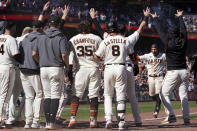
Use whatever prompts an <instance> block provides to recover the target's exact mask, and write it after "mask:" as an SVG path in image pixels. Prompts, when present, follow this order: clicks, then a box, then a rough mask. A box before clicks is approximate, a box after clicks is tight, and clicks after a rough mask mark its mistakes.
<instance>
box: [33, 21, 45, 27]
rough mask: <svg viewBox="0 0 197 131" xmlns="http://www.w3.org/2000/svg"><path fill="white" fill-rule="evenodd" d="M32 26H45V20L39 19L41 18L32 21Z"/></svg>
mask: <svg viewBox="0 0 197 131" xmlns="http://www.w3.org/2000/svg"><path fill="white" fill-rule="evenodd" d="M32 27H33V28H41V27H43V22H42V21H39V20H34V21H33V23H32Z"/></svg>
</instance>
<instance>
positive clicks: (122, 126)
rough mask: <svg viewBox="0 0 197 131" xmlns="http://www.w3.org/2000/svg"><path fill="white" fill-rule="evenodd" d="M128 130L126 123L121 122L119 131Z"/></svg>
mask: <svg viewBox="0 0 197 131" xmlns="http://www.w3.org/2000/svg"><path fill="white" fill-rule="evenodd" d="M127 129H128V127H126V125H125V121H120V122H119V123H118V130H119V131H123V130H127Z"/></svg>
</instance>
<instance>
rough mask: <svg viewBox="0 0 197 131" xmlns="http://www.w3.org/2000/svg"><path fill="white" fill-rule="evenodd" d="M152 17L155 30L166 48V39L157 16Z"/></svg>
mask: <svg viewBox="0 0 197 131" xmlns="http://www.w3.org/2000/svg"><path fill="white" fill-rule="evenodd" d="M151 15H152V17H153V21H154V23H155V28H156V30H157V33H158V34H159V35H160V38H161V41H162V42H163V44H164V45H165V46H166V47H167V45H168V38H167V34H166V33H165V30H164V29H163V28H162V25H161V23H160V21H159V19H158V18H159V15H157V14H156V13H155V14H151Z"/></svg>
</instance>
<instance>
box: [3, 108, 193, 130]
mask: <svg viewBox="0 0 197 131" xmlns="http://www.w3.org/2000/svg"><path fill="white" fill-rule="evenodd" d="M190 112H191V113H194V114H197V107H194V108H190ZM175 114H176V115H177V116H181V114H182V113H181V109H179V110H175ZM141 117H142V120H143V125H142V127H136V126H135V124H134V122H133V118H132V115H127V116H126V120H127V123H128V130H138V131H154V130H159V131H197V120H191V123H192V124H191V125H189V126H185V125H183V120H182V119H179V118H178V119H177V122H176V123H172V124H168V125H161V124H160V122H161V121H162V120H163V119H164V117H165V113H164V111H161V112H160V114H159V118H158V119H153V116H152V113H151V112H147V113H141ZM114 120H115V118H114ZM67 124H68V123H67ZM67 124H66V125H62V128H61V129H59V130H70V131H84V130H87V131H92V130H93V131H107V129H105V128H104V127H105V122H104V118H99V119H98V128H95V129H90V128H89V120H84V119H80V120H78V122H77V124H76V128H75V129H68V128H66V127H67ZM117 129H118V128H117V122H114V124H113V128H112V129H111V130H117ZM1 130H2V129H1ZM4 130H8V129H4ZM9 130H12V131H19V130H20V131H24V130H25V129H24V128H23V127H12V128H11V129H9ZM31 130H35V129H28V131H31ZM39 130H40V131H42V130H43V131H44V129H39Z"/></svg>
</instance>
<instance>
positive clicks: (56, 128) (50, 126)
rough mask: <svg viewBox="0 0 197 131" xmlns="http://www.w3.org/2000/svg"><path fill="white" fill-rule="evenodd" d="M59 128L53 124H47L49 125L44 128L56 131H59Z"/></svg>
mask: <svg viewBox="0 0 197 131" xmlns="http://www.w3.org/2000/svg"><path fill="white" fill-rule="evenodd" d="M60 128H61V127H60V126H58V125H56V124H54V123H49V124H48V125H47V126H46V127H45V129H46V130H58V129H60Z"/></svg>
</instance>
